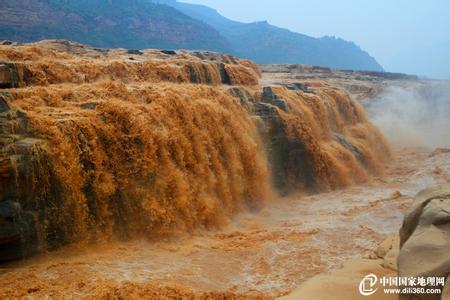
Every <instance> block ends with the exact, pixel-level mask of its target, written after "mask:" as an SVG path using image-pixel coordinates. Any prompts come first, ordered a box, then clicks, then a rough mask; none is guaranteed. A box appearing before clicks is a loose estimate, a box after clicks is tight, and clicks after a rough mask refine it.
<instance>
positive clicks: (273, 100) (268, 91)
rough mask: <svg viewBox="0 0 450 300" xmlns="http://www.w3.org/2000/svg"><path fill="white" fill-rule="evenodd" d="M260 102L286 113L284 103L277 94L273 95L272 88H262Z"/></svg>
mask: <svg viewBox="0 0 450 300" xmlns="http://www.w3.org/2000/svg"><path fill="white" fill-rule="evenodd" d="M261 101H262V102H265V103H270V104H272V105H275V106H276V107H278V108H280V109H281V110H284V111H286V101H285V100H283V99H281V98H280V97H279V96H278V95H277V94H275V92H274V91H273V89H272V87H264V88H263V94H262V98H261Z"/></svg>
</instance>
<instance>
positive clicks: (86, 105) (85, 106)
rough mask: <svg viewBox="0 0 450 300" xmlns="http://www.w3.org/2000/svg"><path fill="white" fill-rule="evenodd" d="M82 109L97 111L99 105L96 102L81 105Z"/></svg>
mask: <svg viewBox="0 0 450 300" xmlns="http://www.w3.org/2000/svg"><path fill="white" fill-rule="evenodd" d="M80 107H81V108H82V109H96V108H97V103H95V102H88V103H83V104H81V105H80Z"/></svg>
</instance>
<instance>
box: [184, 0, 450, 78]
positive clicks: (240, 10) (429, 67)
mask: <svg viewBox="0 0 450 300" xmlns="http://www.w3.org/2000/svg"><path fill="white" fill-rule="evenodd" d="M180 2H189V3H198V4H205V5H207V6H210V7H212V8H215V9H217V10H218V11H219V12H220V13H221V14H223V15H224V16H226V17H228V18H230V19H233V20H237V21H243V22H253V21H262V20H267V21H269V23H271V24H273V25H276V26H279V27H284V28H287V29H290V30H292V31H296V32H300V33H305V34H308V35H311V36H315V37H321V36H324V35H334V36H338V37H341V38H343V39H346V40H350V41H353V42H355V43H356V44H358V45H359V46H360V47H361V48H362V49H364V50H366V51H367V52H369V53H370V54H371V55H372V56H374V57H375V58H376V59H377V60H378V62H379V63H380V64H381V65H382V66H383V67H384V68H385V70H386V71H391V72H396V71H398V72H404V73H413V74H419V75H426V76H429V77H434V78H442V79H444V78H445V79H450V0H339V1H337V0H316V1H314V0H306V1H305V0H181V1H180Z"/></svg>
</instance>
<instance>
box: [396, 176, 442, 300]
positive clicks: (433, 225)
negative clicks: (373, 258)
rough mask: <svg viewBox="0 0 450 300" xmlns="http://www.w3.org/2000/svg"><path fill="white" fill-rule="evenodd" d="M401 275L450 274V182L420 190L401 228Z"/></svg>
mask: <svg viewBox="0 0 450 300" xmlns="http://www.w3.org/2000/svg"><path fill="white" fill-rule="evenodd" d="M400 245H401V248H400V254H399V258H398V269H399V274H400V276H408V277H411V276H412V277H419V276H421V277H445V278H447V277H448V275H449V274H450V252H449V249H450V184H445V185H440V186H436V187H432V188H429V189H426V190H424V191H422V192H420V193H419V194H418V195H417V196H416V198H415V200H414V203H413V205H412V207H411V208H410V209H409V210H408V212H407V214H406V216H405V219H404V221H403V225H402V228H401V230H400ZM400 299H402V300H410V299H420V300H434V299H436V300H438V299H440V295H416V296H415V297H412V296H410V295H402V296H401V297H400Z"/></svg>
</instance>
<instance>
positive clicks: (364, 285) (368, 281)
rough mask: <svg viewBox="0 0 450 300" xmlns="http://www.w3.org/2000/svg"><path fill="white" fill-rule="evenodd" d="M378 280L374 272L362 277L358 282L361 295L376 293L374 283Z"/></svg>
mask: <svg viewBox="0 0 450 300" xmlns="http://www.w3.org/2000/svg"><path fill="white" fill-rule="evenodd" d="M377 282H378V278H377V276H376V275H375V274H369V275H367V276H366V277H364V278H363V279H362V280H361V282H360V284H359V292H360V293H361V295H363V296H370V295H373V294H375V293H376V291H377V290H378V288H375V285H376V284H377Z"/></svg>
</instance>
